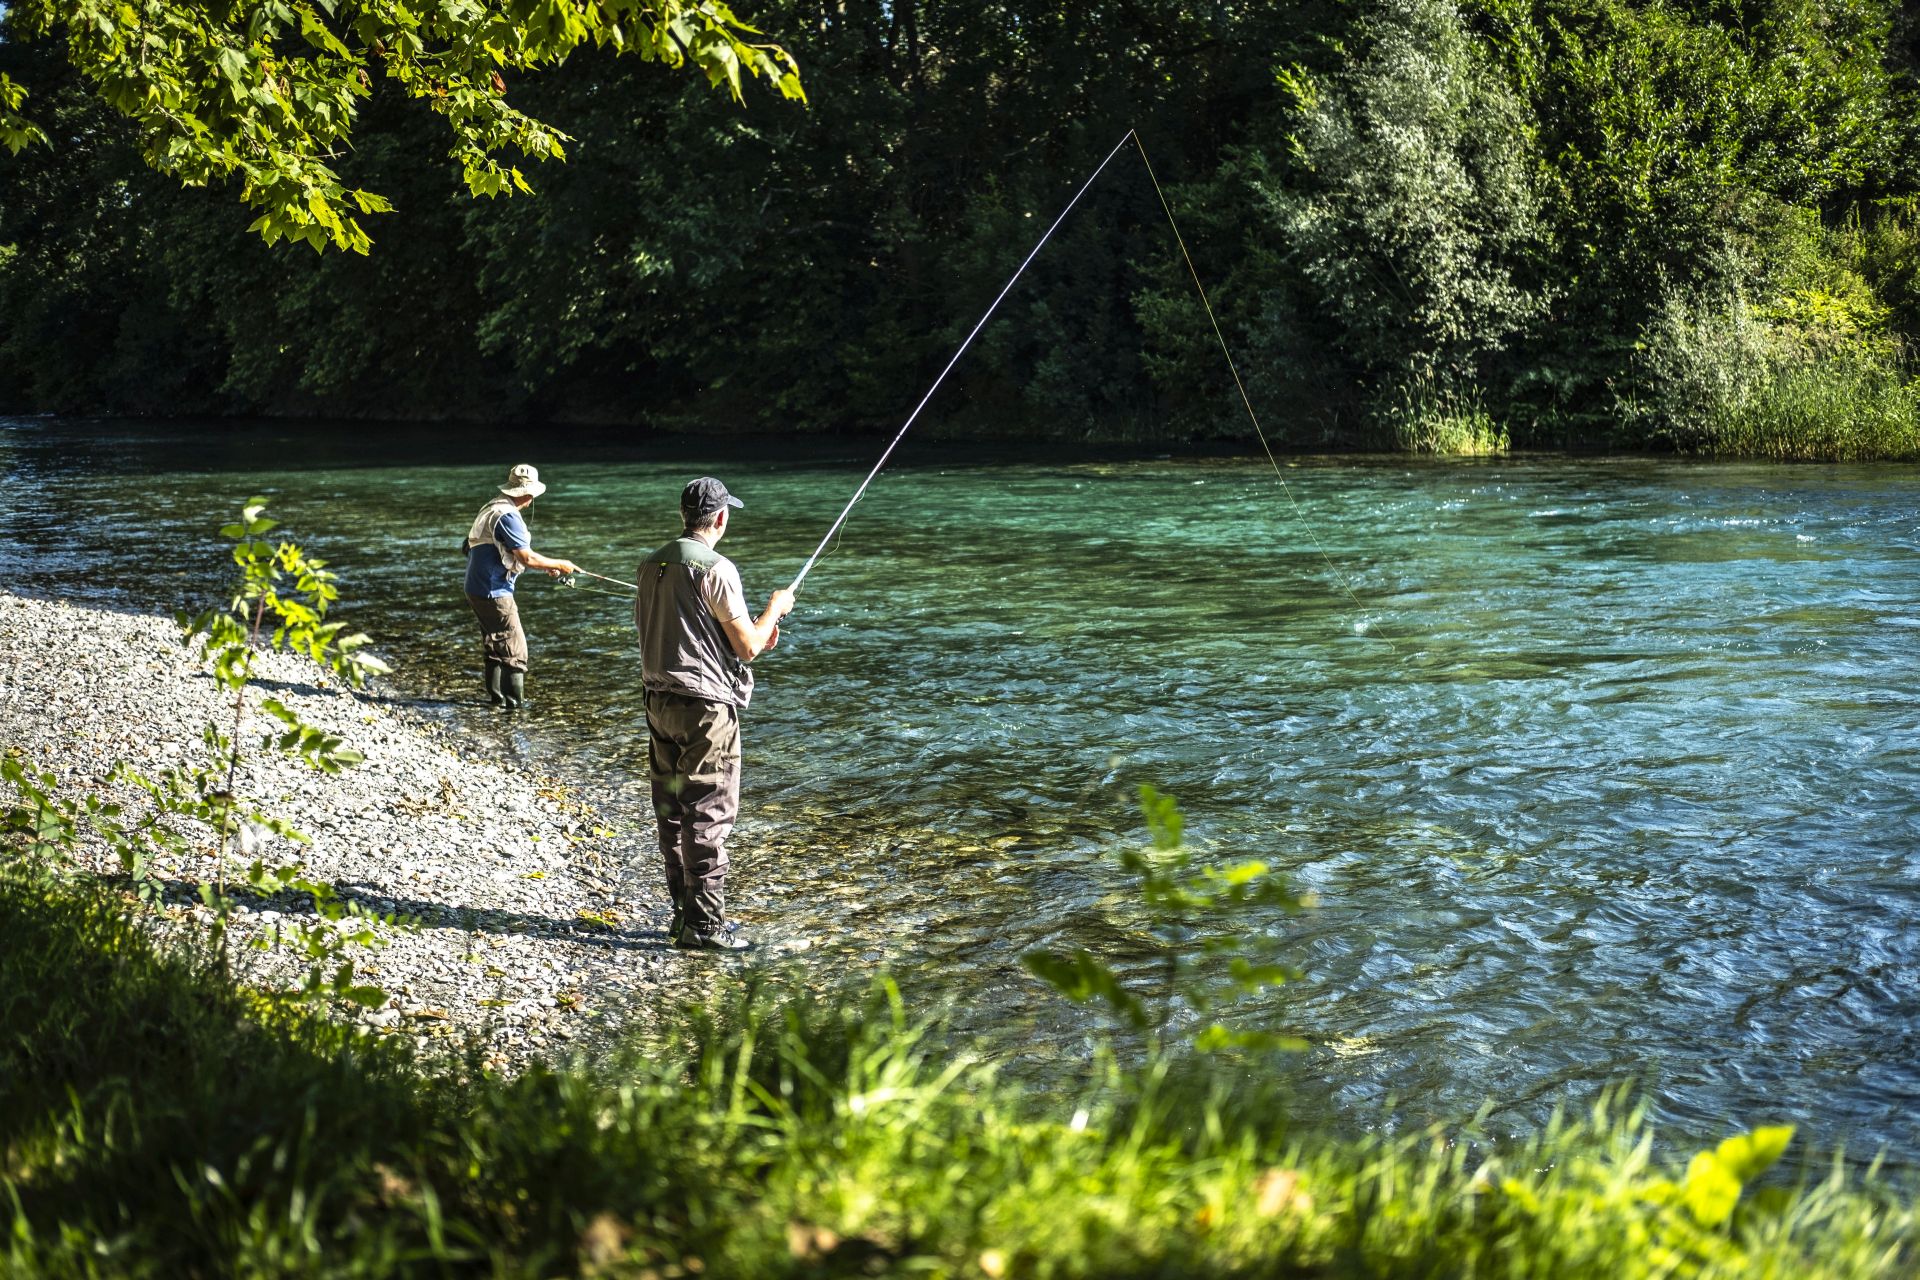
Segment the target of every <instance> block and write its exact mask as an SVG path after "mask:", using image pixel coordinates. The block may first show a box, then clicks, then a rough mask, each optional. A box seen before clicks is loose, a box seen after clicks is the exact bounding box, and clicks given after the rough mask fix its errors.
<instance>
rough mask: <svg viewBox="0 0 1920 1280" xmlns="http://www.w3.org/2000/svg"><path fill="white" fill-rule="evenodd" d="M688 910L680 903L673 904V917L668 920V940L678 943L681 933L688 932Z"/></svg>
mask: <svg viewBox="0 0 1920 1280" xmlns="http://www.w3.org/2000/svg"><path fill="white" fill-rule="evenodd" d="M686 928H687V912H686V909H685V908H684V907H682V906H681V905H680V904H679V903H677V902H676V903H674V904H673V919H671V920H669V921H667V941H668V942H671V943H676V944H677V943H678V942H679V941H680V935H681V934H682V933H684V932H686Z"/></svg>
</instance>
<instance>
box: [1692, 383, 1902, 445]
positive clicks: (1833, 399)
mask: <svg viewBox="0 0 1920 1280" xmlns="http://www.w3.org/2000/svg"><path fill="white" fill-rule="evenodd" d="M1700 451H1701V452H1703V453H1708V454H1712V455H1714V456H1717V457H1741V458H1770V459H1774V460H1776V461H1783V462H1870V461H1878V460H1882V459H1886V460H1895V459H1910V458H1915V457H1920V386H1916V385H1915V384H1914V383H1912V382H1910V381H1908V380H1907V379H1906V378H1904V377H1903V376H1902V375H1901V374H1899V373H1898V372H1895V371H1893V370H1891V369H1882V368H1874V367H1872V366H1867V365H1863V364H1860V363H1856V362H1848V361H1842V360H1826V361H1819V362H1807V363H1802V364H1794V365H1785V366H1782V367H1780V368H1777V369H1775V370H1774V371H1773V372H1772V374H1771V376H1769V377H1768V378H1767V379H1766V380H1765V381H1764V382H1762V383H1761V385H1760V386H1759V387H1757V388H1756V389H1755V390H1754V392H1753V394H1752V395H1751V396H1750V397H1749V398H1748V399H1747V401H1746V402H1745V403H1744V404H1741V405H1739V406H1737V407H1734V406H1727V407H1725V408H1723V409H1722V410H1721V411H1720V412H1718V413H1716V414H1714V415H1713V417H1712V419H1711V420H1710V421H1709V422H1708V423H1707V424H1706V426H1705V431H1704V438H1703V440H1702V441H1701V445H1700Z"/></svg>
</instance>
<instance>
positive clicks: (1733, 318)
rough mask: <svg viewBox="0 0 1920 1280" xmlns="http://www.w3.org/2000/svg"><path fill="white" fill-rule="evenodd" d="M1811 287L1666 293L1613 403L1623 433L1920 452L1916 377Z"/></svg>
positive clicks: (1851, 457)
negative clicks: (1754, 296)
mask: <svg viewBox="0 0 1920 1280" xmlns="http://www.w3.org/2000/svg"><path fill="white" fill-rule="evenodd" d="M1874 314H1875V312H1874V311H1873V310H1872V309H1871V308H1865V309H1863V308H1856V307H1849V306H1848V305H1847V304H1846V303H1845V301H1844V300H1842V299H1841V298H1839V297H1838V296H1836V295H1834V294H1830V293H1824V292H1821V291H1817V290H1800V291H1796V292H1794V293H1792V294H1788V295H1786V296H1785V297H1784V298H1782V299H1781V300H1780V301H1779V302H1777V303H1776V304H1775V305H1774V306H1772V307H1770V308H1767V309H1766V310H1764V311H1763V310H1761V309H1759V308H1755V307H1753V306H1752V305H1750V304H1749V302H1748V301H1747V299H1746V298H1745V296H1744V295H1743V294H1741V293H1739V292H1737V291H1731V290H1724V291H1719V292H1704V291H1695V292H1692V293H1683V292H1679V291H1673V292H1670V293H1669V294H1668V296H1667V298H1666V300H1665V302H1664V303H1663V305H1662V307H1661V309H1660V311H1659V313H1658V314H1657V315H1656V316H1655V317H1654V320H1653V321H1652V323H1651V324H1649V326H1648V327H1647V329H1646V330H1645V331H1644V332H1643V333H1642V335H1641V342H1640V358H1639V360H1638V362H1637V367H1636V369H1635V379H1634V386H1633V388H1632V390H1631V391H1630V392H1629V393H1628V395H1627V396H1626V397H1624V398H1623V401H1622V405H1621V417H1622V421H1623V424H1624V426H1625V429H1626V431H1627V432H1628V438H1629V440H1630V441H1631V442H1633V443H1638V444H1642V445H1650V446H1653V447H1662V448H1671V449H1675V450H1678V451H1680V452H1683V453H1701V454H1709V455H1718V456H1739V457H1763V458H1774V459H1780V460H1794V461H1815V460H1826V461H1857V460H1865V459H1875V458H1908V457H1914V456H1920V386H1916V384H1915V383H1914V381H1913V380H1912V378H1911V377H1910V376H1909V375H1908V373H1907V370H1906V368H1905V361H1904V360H1903V359H1902V358H1901V356H1900V353H1899V349H1898V348H1897V346H1895V345H1894V343H1893V342H1892V340H1891V339H1890V338H1888V337H1887V336H1886V335H1885V334H1884V332H1878V331H1876V330H1875V329H1874V328H1873V327H1872V326H1871V325H1870V324H1867V325H1863V323H1862V317H1863V316H1864V317H1865V318H1866V319H1867V320H1869V321H1870V320H1871V318H1872V317H1873V315H1874Z"/></svg>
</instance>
